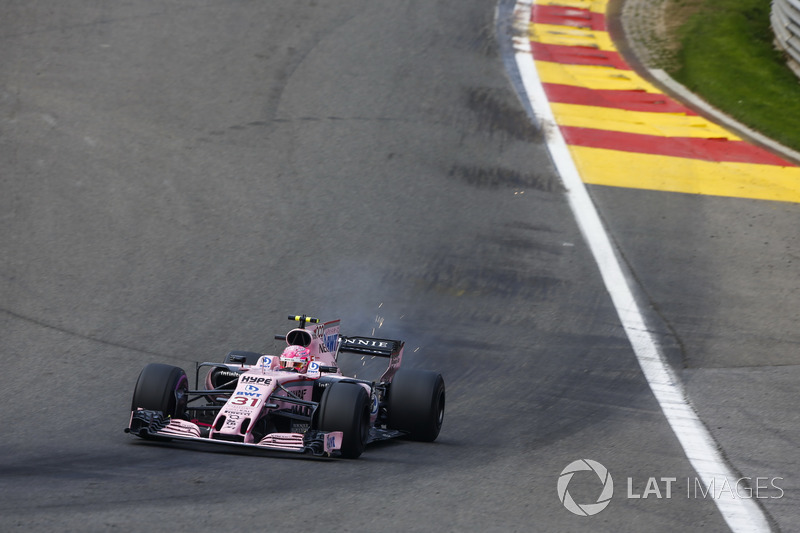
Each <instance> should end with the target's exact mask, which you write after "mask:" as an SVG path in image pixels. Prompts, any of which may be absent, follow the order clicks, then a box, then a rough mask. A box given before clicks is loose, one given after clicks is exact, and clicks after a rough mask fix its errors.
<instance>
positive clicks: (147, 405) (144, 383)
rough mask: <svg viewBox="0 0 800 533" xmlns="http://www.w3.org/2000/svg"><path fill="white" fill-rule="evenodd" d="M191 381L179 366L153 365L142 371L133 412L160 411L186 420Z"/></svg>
mask: <svg viewBox="0 0 800 533" xmlns="http://www.w3.org/2000/svg"><path fill="white" fill-rule="evenodd" d="M188 390H189V380H188V379H187V378H186V372H184V371H183V369H181V368H178V367H177V366H171V365H162V364H159V363H151V364H149V365H147V366H146V367H144V369H142V372H141V374H139V379H138V380H137V381H136V388H135V389H134V390H133V401H132V402H131V411H136V410H137V409H146V410H148V411H160V412H161V413H163V414H164V415H165V416H170V417H172V418H184V417H185V415H186V402H187V400H188V397H187V391H188Z"/></svg>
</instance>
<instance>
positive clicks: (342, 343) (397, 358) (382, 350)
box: [337, 335, 405, 382]
mask: <svg viewBox="0 0 800 533" xmlns="http://www.w3.org/2000/svg"><path fill="white" fill-rule="evenodd" d="M403 346H405V343H404V342H403V341H393V340H389V339H376V338H374V337H345V336H343V335H340V336H339V353H343V352H348V353H356V354H360V355H371V356H373V357H387V358H389V367H388V368H387V369H386V371H385V372H384V373H383V375H382V376H381V378H380V380H381V381H382V382H386V381H391V380H392V377H394V373H395V372H397V369H398V368H400V362H401V360H402V359H403ZM337 356H338V353H337Z"/></svg>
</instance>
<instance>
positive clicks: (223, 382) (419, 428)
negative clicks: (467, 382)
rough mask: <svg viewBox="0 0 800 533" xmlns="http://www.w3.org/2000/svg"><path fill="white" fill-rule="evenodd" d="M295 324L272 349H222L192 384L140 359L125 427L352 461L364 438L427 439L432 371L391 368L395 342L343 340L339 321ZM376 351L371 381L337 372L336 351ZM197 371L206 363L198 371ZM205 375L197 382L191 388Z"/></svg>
mask: <svg viewBox="0 0 800 533" xmlns="http://www.w3.org/2000/svg"><path fill="white" fill-rule="evenodd" d="M289 319H290V320H296V321H298V322H300V326H299V327H298V328H295V329H292V330H291V331H289V333H287V334H286V335H285V336H284V335H279V336H276V338H277V339H281V340H283V339H285V340H286V344H287V346H286V348H285V349H284V350H283V352H282V353H281V354H277V355H266V354H260V353H254V352H241V351H234V352H230V353H229V354H228V355H227V356H226V357H225V360H224V361H223V362H222V363H199V364H198V365H197V369H196V374H195V390H191V389H189V381H188V379H187V376H186V373H185V372H184V371H183V370H182V369H181V368H178V367H175V366H170V365H164V364H149V365H147V366H146V367H144V369H143V370H142V372H141V374H140V375H139V380H138V381H137V382H136V388H135V389H134V392H133V402H132V405H131V418H130V423H129V424H128V427H127V428H126V430H125V431H126V432H129V433H133V434H134V435H137V436H139V437H142V438H145V439H156V440H173V439H174V440H181V441H192V442H206V443H214V444H224V445H228V446H239V447H246V448H250V449H263V450H278V451H285V452H295V453H307V454H312V455H317V456H341V457H347V458H356V457H358V456H359V455H361V453H362V452H363V451H364V448H365V446H366V445H367V444H368V443H370V442H373V441H378V440H384V439H389V438H393V437H406V438H410V439H413V440H419V441H429V442H430V441H433V440H435V439H436V437H437V436H438V435H439V430H440V429H441V427H442V420H443V418H444V403H445V387H444V380H443V379H442V376H441V374H439V373H436V372H430V371H426V370H411V369H400V361H401V360H402V357H403V342H402V341H396V340H387V339H377V338H372V337H344V336H342V335H340V334H339V321H338V320H334V321H331V322H326V323H324V324H323V323H320V321H319V320H318V319H316V318H312V317H307V316H305V315H302V316H290V317H289ZM346 352H350V353H355V354H362V355H367V356H375V357H385V358H387V359H388V360H389V366H388V368H387V369H386V371H385V372H384V373H383V375H382V376H381V377H380V378H379V380H378V381H365V380H361V379H355V378H350V377H345V376H344V375H342V373H341V371H340V370H339V367H338V363H337V362H338V360H339V355H340V354H342V353H346ZM201 369H206V370H205V371H203V372H201ZM201 374H205V379H204V381H205V386H204V388H198V383H199V381H200V379H199V377H200V375H201Z"/></svg>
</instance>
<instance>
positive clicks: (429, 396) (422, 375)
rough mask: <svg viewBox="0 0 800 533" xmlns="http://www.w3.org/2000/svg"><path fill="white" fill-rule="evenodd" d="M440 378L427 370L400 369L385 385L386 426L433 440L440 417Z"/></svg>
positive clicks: (441, 381)
mask: <svg viewBox="0 0 800 533" xmlns="http://www.w3.org/2000/svg"><path fill="white" fill-rule="evenodd" d="M444 397H445V394H444V379H443V378H442V375H441V374H438V373H436V372H430V371H427V370H417V369H400V370H398V371H397V373H396V374H395V375H394V378H393V379H392V383H391V386H390V388H389V400H388V414H389V423H388V426H389V427H390V428H391V429H398V430H400V431H405V432H407V433H408V438H410V439H412V440H418V441H425V442H433V441H434V440H436V437H438V436H439V431H440V430H441V429H442V422H443V421H444Z"/></svg>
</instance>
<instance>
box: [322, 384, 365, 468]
mask: <svg viewBox="0 0 800 533" xmlns="http://www.w3.org/2000/svg"><path fill="white" fill-rule="evenodd" d="M369 408H370V402H369V395H368V394H367V391H366V390H365V389H364V387H362V386H361V385H358V384H355V383H341V382H338V383H333V384H331V385H330V386H329V387H328V388H327V389H326V390H325V392H324V393H323V394H322V399H321V400H320V402H319V407H318V409H317V415H318V418H317V427H318V429H319V430H320V431H341V432H342V434H343V439H342V449H341V450H340V452H341V454H342V457H345V458H347V459H356V458H357V457H359V456H360V455H361V453H362V452H363V451H364V448H365V447H366V445H367V439H368V438H369V413H370V411H369Z"/></svg>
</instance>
